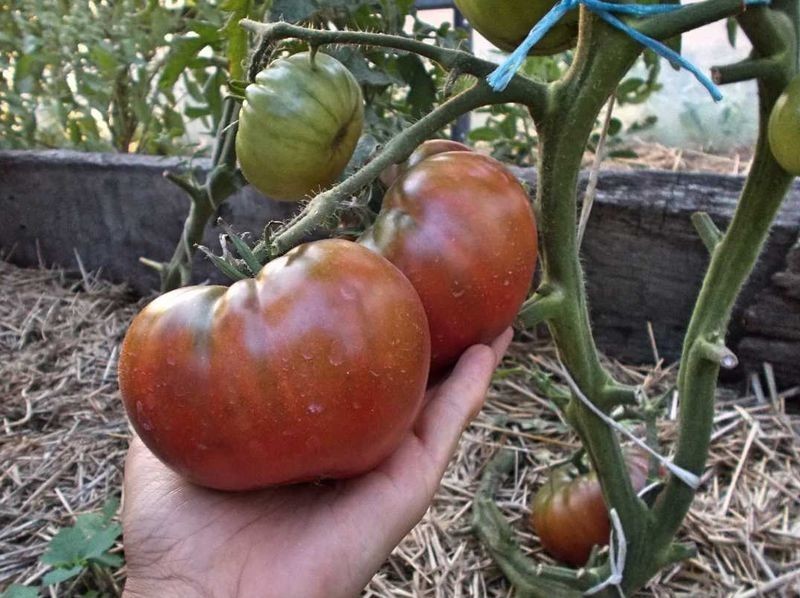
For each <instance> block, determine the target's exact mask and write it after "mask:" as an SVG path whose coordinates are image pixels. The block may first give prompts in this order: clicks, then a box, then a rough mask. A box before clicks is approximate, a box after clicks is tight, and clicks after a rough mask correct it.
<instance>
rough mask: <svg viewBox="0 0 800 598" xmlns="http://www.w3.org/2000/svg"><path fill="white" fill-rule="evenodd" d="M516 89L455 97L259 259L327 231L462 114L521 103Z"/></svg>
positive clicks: (480, 85)
mask: <svg viewBox="0 0 800 598" xmlns="http://www.w3.org/2000/svg"><path fill="white" fill-rule="evenodd" d="M518 99H519V96H518V95H517V91H516V90H510V89H509V90H508V91H506V92H503V93H497V92H494V91H493V90H492V89H491V88H490V87H489V86H488V85H487V84H486V83H485V82H484V81H481V80H479V81H478V82H477V83H476V84H475V85H474V86H473V87H471V88H469V89H467V90H465V91H463V92H461V93H459V94H457V95H455V96H453V97H452V98H450V99H449V100H447V101H446V102H444V103H443V104H441V105H440V106H439V107H438V108H436V109H435V110H433V111H432V112H429V113H428V114H426V115H425V116H424V117H423V118H421V119H420V120H418V121H417V122H416V123H414V124H413V125H411V126H410V127H409V128H408V129H406V130H405V131H403V132H402V133H400V134H399V135H397V136H396V137H394V138H393V139H392V140H391V141H389V143H387V144H386V146H385V147H384V148H383V149H382V150H381V151H380V152H379V153H378V154H377V155H376V156H375V157H374V158H373V159H372V160H371V161H370V162H369V163H367V164H366V165H364V166H363V167H362V168H361V169H360V170H358V171H357V172H356V173H354V174H353V175H352V176H350V177H349V178H347V179H346V180H344V181H342V182H341V183H339V184H338V185H336V186H335V187H332V188H331V189H328V190H327V191H325V192H323V193H320V194H319V195H317V196H316V197H314V198H313V199H312V200H311V201H310V202H309V203H308V204H307V205H306V207H305V209H304V210H303V211H302V212H301V213H300V214H299V215H298V216H297V217H296V218H295V219H293V220H292V221H291V222H289V224H288V225H287V226H286V227H284V228H282V229H280V230H278V231H277V232H275V234H273V235H272V237H271V238H269V239H264V240H262V241H261V242H260V243H259V244H258V245H256V247H255V248H254V249H253V252H254V253H255V254H256V256H257V257H258V258H259V259H262V260H263V259H264V258H265V257H266V258H267V259H269V258H272V257H276V256H279V255H282V254H283V253H285V252H287V251H288V250H290V249H291V248H292V247H294V246H296V245H298V244H299V243H301V242H302V241H303V240H304V239H305V238H306V237H307V235H309V234H311V233H313V232H315V231H317V230H318V229H320V228H324V226H325V223H326V222H327V221H329V220H330V218H331V216H332V215H333V214H334V213H335V211H336V210H337V209H338V208H339V207H340V206H341V205H342V204H343V203H344V202H345V201H346V200H347V199H348V198H349V197H351V196H352V195H354V194H356V193H358V192H359V191H360V190H361V189H363V188H364V187H366V186H367V185H369V184H370V183H372V181H374V180H375V179H377V178H378V176H379V175H380V173H381V172H382V171H383V170H384V169H385V168H387V167H388V166H390V165H392V164H395V163H398V162H402V161H403V160H405V159H406V158H407V157H408V156H409V154H411V152H412V151H414V149H415V148H416V147H417V146H418V145H419V144H420V143H421V142H422V141H423V140H424V139H426V138H427V137H430V136H431V135H433V134H434V133H435V132H436V131H438V130H439V129H441V128H442V127H444V126H445V125H447V124H448V123H450V122H452V121H454V120H455V119H457V118H458V117H459V116H461V115H462V114H465V113H467V112H469V111H470V110H474V109H475V108H479V107H481V106H486V105H489V104H500V103H505V102H511V101H515V100H518Z"/></svg>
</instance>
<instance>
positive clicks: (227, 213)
mask: <svg viewBox="0 0 800 598" xmlns="http://www.w3.org/2000/svg"><path fill="white" fill-rule="evenodd" d="M185 166H187V164H186V162H185V161H184V160H180V159H177V158H158V157H153V156H135V155H121V154H85V153H79V152H70V151H36V152H20V151H5V152H0V213H2V214H3V217H2V218H0V248H2V249H3V250H4V252H5V253H6V254H8V253H9V252H11V260H12V261H13V262H15V263H17V264H21V265H36V264H38V263H39V258H40V257H41V259H43V260H44V262H45V263H46V264H47V265H50V264H57V265H59V266H62V267H68V268H75V267H76V258H75V254H76V253H77V254H78V255H80V258H81V261H82V262H83V264H84V266H85V267H86V268H87V269H90V270H97V269H101V268H102V271H103V275H104V276H105V277H106V278H109V279H110V280H113V281H115V282H120V281H127V282H128V283H130V285H131V287H132V288H133V289H134V290H135V291H136V292H139V293H146V292H148V291H150V290H151V289H155V288H158V284H159V282H158V275H157V273H156V272H155V271H153V270H152V269H150V268H147V267H145V266H143V265H142V264H141V263H140V262H139V258H140V257H147V258H150V259H154V260H157V261H168V260H169V258H170V257H171V256H172V252H173V250H174V248H175V244H176V243H177V241H178V239H179V238H180V234H181V231H182V230H183V222H184V219H185V218H186V213H187V211H188V209H189V201H188V199H187V197H186V194H185V193H184V192H183V191H181V190H180V189H178V188H177V187H176V186H175V185H174V184H172V183H170V182H169V181H168V180H166V179H165V178H164V177H163V176H162V173H163V172H164V171H165V170H170V171H176V170H179V169H182V168H184V167H185ZM192 166H193V167H195V168H197V170H198V171H205V170H206V169H207V168H208V166H209V163H208V161H204V160H198V161H195V162H194V163H193V164H192ZM293 209H295V206H294V205H293V204H289V203H286V202H273V201H266V200H264V198H263V197H262V196H261V195H259V194H258V193H257V192H255V191H254V190H252V189H250V188H247V189H244V190H242V191H241V192H240V193H238V194H237V196H236V197H235V198H233V199H232V200H231V201H230V202H227V203H226V204H224V205H223V206H222V210H221V211H220V216H222V217H223V218H224V219H225V220H226V221H228V222H233V223H236V225H237V230H241V231H254V232H260V230H262V229H263V226H264V224H265V223H266V222H267V221H269V220H279V219H282V218H285V217H286V216H287V215H288V214H289V213H290V211H291V210H293ZM215 220H216V219H215ZM221 232H222V231H221V230H219V229H218V228H217V227H216V226H213V227H209V230H208V231H207V234H206V236H205V239H204V244H205V245H208V246H210V247H215V248H217V247H218V246H219V241H218V236H219V234H220V233H221ZM194 265H195V279H196V280H198V281H202V280H205V279H207V278H211V279H212V280H217V281H222V280H223V277H222V276H221V275H220V274H219V273H218V272H217V271H216V269H215V268H213V267H212V266H211V264H210V262H209V261H208V260H207V259H205V258H203V257H202V255H198V256H197V257H196V258H195V264H194Z"/></svg>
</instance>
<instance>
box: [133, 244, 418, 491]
mask: <svg viewBox="0 0 800 598" xmlns="http://www.w3.org/2000/svg"><path fill="white" fill-rule="evenodd" d="M429 360H430V337H429V332H428V325H427V321H426V319H425V312H424V310H423V307H422V304H421V303H420V300H419V297H418V296H417V293H416V292H415V291H414V289H413V287H412V286H411V284H410V283H409V282H408V280H406V278H405V277H404V276H403V275H402V274H401V273H400V272H399V271H398V270H397V269H396V268H395V267H394V266H392V264H390V263H389V262H388V261H386V260H384V259H383V258H381V257H380V256H378V255H375V254H374V253H373V252H371V251H368V250H367V249H365V248H363V247H361V246H359V245H358V244H356V243H352V242H349V241H343V240H324V241H317V242H315V243H308V244H306V245H301V246H299V247H297V248H295V249H294V250H292V251H290V252H289V253H287V254H286V255H284V256H283V257H280V258H278V259H276V260H274V261H272V262H270V263H269V264H267V265H266V266H265V267H264V268H263V269H262V270H261V272H260V273H259V274H258V276H257V277H256V278H255V279H248V280H243V281H240V282H237V283H235V284H233V285H232V286H231V287H230V288H226V287H221V286H198V287H189V288H183V289H178V290H176V291H172V292H170V293H167V294H166V295H163V296H161V297H159V298H157V299H156V300H155V301H153V302H152V303H150V304H149V305H148V306H147V307H146V308H145V309H144V310H143V311H142V312H141V313H140V314H139V315H138V316H137V317H136V318H135V319H134V321H133V323H132V324H131V327H130V329H129V330H128V333H127V336H126V337H125V341H124V343H123V346H122V351H121V355H120V363H119V382H120V389H121V391H122V397H123V400H124V402H125V407H126V409H127V412H128V416H129V417H130V419H131V422H132V423H133V425H134V427H135V428H136V431H137V432H138V433H139V435H140V436H141V437H142V440H143V441H144V442H145V444H146V445H147V446H148V447H149V448H150V449H151V450H152V451H153V452H154V453H155V454H156V455H157V456H158V457H159V458H160V459H161V460H162V461H163V462H164V463H166V464H167V465H169V466H170V467H171V468H172V469H174V470H175V471H177V472H178V473H180V474H182V475H184V476H186V477H188V478H189V479H190V480H192V481H194V482H196V483H198V484H200V485H203V486H209V487H211V488H218V489H224V490H245V489H250V488H259V487H265V486H270V485H276V484H286V483H293V482H301V481H306V480H314V479H318V478H344V477H350V476H355V475H358V474H361V473H363V472H365V471H368V470H370V469H372V468H373V467H375V466H376V465H378V464H379V463H380V462H381V461H383V460H384V459H385V458H386V457H387V456H388V455H389V454H391V453H392V452H393V451H394V450H395V449H396V448H397V446H398V445H399V443H400V442H401V439H402V438H403V436H404V435H405V434H406V433H407V432H408V430H409V429H410V428H411V426H412V424H413V421H414V419H415V418H416V415H417V412H418V411H419V409H420V405H421V403H422V398H423V393H424V391H425V386H426V383H427V375H428V366H429Z"/></svg>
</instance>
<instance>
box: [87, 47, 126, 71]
mask: <svg viewBox="0 0 800 598" xmlns="http://www.w3.org/2000/svg"><path fill="white" fill-rule="evenodd" d="M104 45H105V44H97V45H94V46H92V49H91V50H90V52H89V55H90V56H91V58H92V61H93V62H94V63H95V65H97V68H98V69H100V72H101V73H103V75H105V76H106V77H108V78H109V79H113V78H114V77H115V76H116V74H117V69H118V68H119V66H120V63H119V61H118V60H117V57H116V56H114V53H113V52H112V51H111V50H109V49H107V48H105V47H104Z"/></svg>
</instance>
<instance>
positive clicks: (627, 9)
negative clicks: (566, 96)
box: [486, 0, 770, 102]
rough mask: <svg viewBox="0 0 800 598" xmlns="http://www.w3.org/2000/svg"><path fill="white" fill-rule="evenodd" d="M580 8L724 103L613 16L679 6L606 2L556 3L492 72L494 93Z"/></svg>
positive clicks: (659, 46) (679, 59) (751, 0)
mask: <svg viewBox="0 0 800 598" xmlns="http://www.w3.org/2000/svg"><path fill="white" fill-rule="evenodd" d="M580 4H583V5H584V6H586V8H588V9H589V10H591V11H592V12H594V13H596V14H597V15H598V16H599V17H600V18H602V19H603V20H604V21H606V22H607V23H609V24H610V25H612V26H614V27H616V28H617V29H619V30H620V31H623V32H625V33H627V34H628V35H629V36H630V37H631V38H633V39H635V40H636V41H637V42H639V43H640V44H642V45H643V46H646V47H648V48H650V49H651V50H653V51H654V52H655V53H656V54H658V55H659V56H661V57H663V58H666V59H667V60H669V61H670V62H671V63H672V64H675V65H678V66H680V67H683V68H685V69H686V70H687V71H689V72H690V73H692V74H693V75H694V76H695V78H696V79H697V80H698V81H699V82H700V83H701V84H702V85H703V87H705V88H706V89H707V90H708V92H709V93H710V94H711V97H712V98H714V100H715V101H717V102H718V101H720V100H721V99H722V92H720V90H719V88H718V87H717V86H716V85H714V83H713V82H712V81H711V79H709V78H708V77H706V76H705V75H704V74H703V73H702V72H701V71H700V69H698V68H697V67H696V66H695V65H693V64H692V63H691V62H689V61H688V60H686V59H685V58H684V57H683V56H681V55H680V54H678V53H677V52H675V51H674V50H672V49H670V48H669V47H668V46H666V45H664V44H663V43H661V42H660V41H658V40H655V39H653V38H652V37H648V36H646V35H644V34H643V33H640V32H639V31H637V30H636V29H634V28H633V27H631V26H630V25H628V24H627V23H625V22H623V21H621V20H620V19H618V18H617V17H615V16H614V15H612V14H611V13H612V12H615V13H619V14H626V15H633V16H638V17H644V16H648V15H656V14H664V13H668V12H673V11H675V10H679V9H680V8H682V6H681V5H680V4H647V5H643V4H614V3H611V2H604V1H603V0H560V1H559V2H557V3H556V4H555V5H554V6H553V8H551V9H550V10H549V11H548V12H547V14H545V15H544V17H542V19H541V20H540V21H539V22H538V23H536V25H534V26H533V29H531V30H530V32H529V33H528V35H527V36H526V37H525V39H524V40H523V41H522V43H521V44H520V45H519V46H517V49H516V50H514V51H513V52H512V53H511V54H510V55H509V56H508V58H506V59H505V60H504V61H503V63H502V64H500V66H498V67H497V68H496V69H495V70H494V71H492V72H491V73H490V74H489V76H488V77H487V78H486V80H487V81H488V83H489V85H490V86H491V87H492V89H494V90H495V91H503V90H504V89H505V88H506V87H507V86H508V84H509V82H510V81H511V79H512V78H513V77H514V75H515V74H516V72H517V71H518V70H519V68H520V67H521V66H522V63H523V62H524V61H525V59H526V58H527V57H528V52H530V50H531V48H533V46H535V45H536V44H537V43H539V41H540V40H541V39H542V38H543V37H544V36H545V35H546V34H547V32H548V31H550V29H552V27H553V26H554V25H555V24H556V23H558V21H560V20H561V19H562V18H563V17H564V15H566V14H567V13H568V12H569V11H570V10H572V9H574V8H576V7H577V6H579V5H580ZM744 4H745V5H746V6H769V4H770V0H745V1H744Z"/></svg>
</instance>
